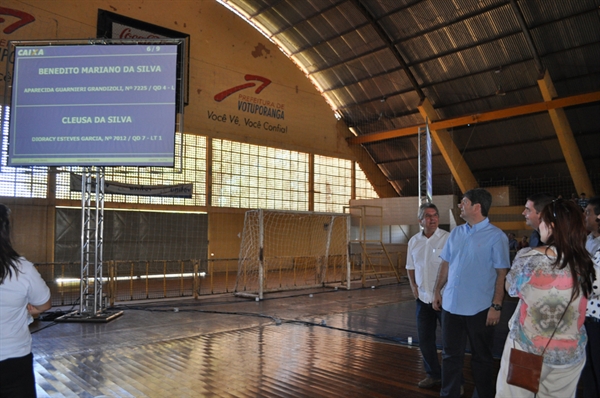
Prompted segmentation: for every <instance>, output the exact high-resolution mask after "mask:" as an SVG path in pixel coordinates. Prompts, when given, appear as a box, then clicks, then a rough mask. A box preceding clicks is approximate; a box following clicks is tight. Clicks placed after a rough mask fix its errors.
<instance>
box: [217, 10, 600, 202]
mask: <svg viewBox="0 0 600 398" xmlns="http://www.w3.org/2000/svg"><path fill="white" fill-rule="evenodd" d="M219 1H220V2H221V3H222V4H224V5H225V6H227V7H229V8H230V9H231V10H233V11H234V12H236V13H237V14H238V15H240V16H241V17H242V18H244V19H246V20H247V21H248V22H249V23H251V24H253V25H254V26H255V27H256V28H257V29H259V30H260V31H261V32H262V33H263V34H264V35H265V36H267V37H268V38H269V39H270V40H271V41H272V42H274V43H275V44H276V45H278V46H279V48H280V49H281V50H282V51H283V52H284V53H285V54H286V55H287V56H288V57H289V58H290V59H291V60H292V61H293V62H295V63H296V64H297V65H298V67H299V68H301V69H302V70H303V71H304V73H305V74H306V76H307V78H309V79H310V80H311V81H312V82H313V84H314V85H315V86H316V87H317V89H318V90H319V91H320V92H321V93H322V95H323V97H324V98H325V99H326V101H327V102H328V103H329V104H330V106H331V108H332V109H333V111H334V112H335V113H336V115H337V116H338V117H339V118H340V119H342V120H343V121H344V122H345V123H346V125H347V126H348V127H349V128H350V131H352V132H353V133H354V135H355V137H352V138H350V139H349V142H350V143H351V144H352V145H362V146H363V147H364V149H365V150H366V151H367V152H368V153H369V155H370V157H371V158H372V159H373V161H374V162H375V163H376V164H377V166H378V167H379V168H380V169H381V171H382V172H383V174H384V175H385V176H386V178H387V179H388V181H389V182H390V183H391V184H392V186H393V187H394V188H395V190H396V191H397V192H398V194H399V195H417V194H418V188H419V187H418V182H417V180H418V148H417V145H418V144H417V138H416V134H417V130H418V127H419V126H423V125H424V124H425V123H426V121H428V122H429V123H430V128H431V130H432V136H433V139H434V143H435V144H434V150H433V185H434V187H435V190H436V192H435V193H436V194H449V193H456V192H457V191H459V190H460V191H465V190H466V189H469V188H472V187H474V186H477V185H480V184H481V182H482V181H488V182H490V183H491V184H492V185H502V184H503V181H511V183H512V184H515V181H517V184H529V185H531V184H534V185H535V181H539V179H543V178H563V177H564V178H566V179H568V180H569V181H570V182H571V181H572V189H574V190H575V191H577V192H587V194H588V197H589V196H590V195H591V194H594V193H596V194H598V193H600V192H594V188H595V190H596V191H598V190H600V189H599V188H598V187H599V186H600V127H599V122H600V116H598V115H600V0H578V1H563V0H394V1H391V0H219ZM518 181H520V182H518ZM560 193H562V194H568V193H569V192H560Z"/></svg>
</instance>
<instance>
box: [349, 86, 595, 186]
mask: <svg viewBox="0 0 600 398" xmlns="http://www.w3.org/2000/svg"><path fill="white" fill-rule="evenodd" d="M597 101H600V91H596V92H593V93H588V94H580V95H573V96H571V97H565V98H559V99H550V100H545V101H544V102H538V103H535V104H529V105H521V106H516V107H513V108H506V109H499V110H495V111H490V112H485V113H476V114H474V115H469V116H461V117H457V118H452V119H446V120H441V121H438V122H432V123H430V124H429V128H430V129H432V130H435V129H448V128H453V127H460V126H466V125H468V124H475V123H484V122H491V121H494V120H500V119H507V118H510V117H515V116H522V115H529V114H532V113H540V112H548V111H550V110H552V109H558V108H565V107H568V106H574V105H581V104H588V103H591V102H597ZM430 120H431V119H430ZM419 127H425V123H423V124H418V125H416V126H410V127H404V128H401V129H396V130H390V131H384V132H381V133H373V134H365V135H361V136H358V137H351V138H349V139H348V143H349V144H367V143H371V142H378V141H384V140H389V139H392V138H399V137H406V136H412V135H416V134H417V131H418V130H419ZM584 192H586V191H584ZM586 194H587V192H586Z"/></svg>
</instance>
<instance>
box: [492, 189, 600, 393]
mask: <svg viewBox="0 0 600 398" xmlns="http://www.w3.org/2000/svg"><path fill="white" fill-rule="evenodd" d="M540 221H541V223H540V226H539V229H540V236H541V241H542V242H544V243H545V245H543V246H540V247H536V248H526V249H523V250H521V251H520V252H519V253H518V254H517V256H516V258H515V260H514V262H513V265H512V268H511V270H510V272H509V273H508V275H507V277H506V290H507V291H508V293H509V294H510V295H511V296H513V297H516V296H518V297H519V304H518V306H517V309H516V310H515V313H514V314H513V316H512V318H511V319H510V321H509V329H510V332H509V335H508V337H507V339H506V343H505V346H504V352H503V354H502V361H501V364H500V372H499V374H498V380H497V382H496V396H497V397H534V394H533V393H532V392H530V391H528V390H525V389H522V388H519V387H516V386H513V385H510V384H508V383H507V382H506V378H507V374H508V362H509V356H510V349H511V348H513V347H515V348H517V349H519V350H521V351H527V352H531V353H535V354H538V355H540V354H542V353H543V355H544V363H543V367H542V376H541V379H540V386H539V392H538V395H537V397H564V398H568V397H575V393H576V390H577V381H578V380H579V375H580V374H581V370H582V369H583V365H584V364H585V343H586V340H587V337H586V333H585V328H584V327H583V322H584V319H585V311H586V305H587V297H588V295H589V294H590V292H591V290H592V279H593V273H594V267H593V263H592V259H591V258H590V255H589V253H588V252H587V251H586V249H585V240H586V229H585V225H584V223H583V218H582V217H581V209H579V208H578V207H577V205H576V204H574V203H573V202H570V201H565V200H556V201H554V202H552V203H550V204H548V205H547V206H546V207H544V209H543V210H542V212H541V213H540ZM561 317H562V319H561ZM559 320H560V324H559V323H558V322H559ZM555 330H556V331H555ZM553 333H554V336H552V334H553ZM548 342H549V344H548ZM546 345H548V346H547V348H546Z"/></svg>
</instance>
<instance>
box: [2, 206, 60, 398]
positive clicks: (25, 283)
mask: <svg viewBox="0 0 600 398" xmlns="http://www.w3.org/2000/svg"><path fill="white" fill-rule="evenodd" d="M9 215H10V210H9V209H8V207H6V206H5V205H3V204H0V397H19V398H25V397H27V398H28V397H35V396H36V392H35V377H34V374H33V355H32V354H31V334H30V333H29V321H30V319H31V317H30V316H31V315H36V314H40V313H42V312H44V311H46V310H47V309H49V308H50V307H51V304H50V289H48V286H46V283H45V282H44V281H43V280H42V277H41V276H40V274H39V272H38V271H37V270H36V269H35V267H34V266H33V264H32V263H30V262H29V261H27V260H26V259H25V258H23V257H21V256H19V254H18V253H17V252H16V251H15V249H14V248H13V247H12V244H11V241H10V221H9Z"/></svg>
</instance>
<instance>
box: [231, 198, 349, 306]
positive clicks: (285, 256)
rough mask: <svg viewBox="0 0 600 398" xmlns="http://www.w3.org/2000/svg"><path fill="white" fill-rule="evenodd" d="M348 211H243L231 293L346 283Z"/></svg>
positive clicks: (251, 294)
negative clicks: (240, 237)
mask: <svg viewBox="0 0 600 398" xmlns="http://www.w3.org/2000/svg"><path fill="white" fill-rule="evenodd" d="M349 240H350V215H349V214H343V213H316V212H295V211H282V210H249V211H247V212H246V215H245V219H244V229H243V232H242V242H241V246H240V255H239V260H238V273H237V279H236V284H235V289H234V290H235V293H236V295H238V296H246V297H256V298H258V299H262V298H263V294H264V293H266V292H274V291H283V290H293V289H306V288H311V287H322V286H335V287H337V286H344V284H345V285H346V288H348V289H349V288H350V261H349V257H348V247H349Z"/></svg>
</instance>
